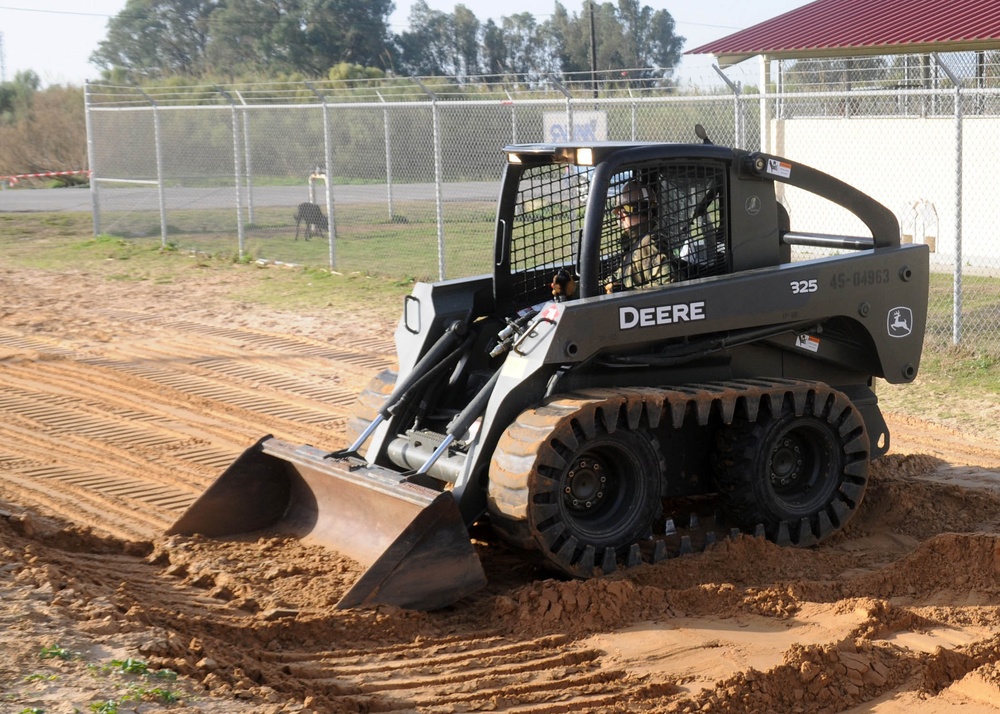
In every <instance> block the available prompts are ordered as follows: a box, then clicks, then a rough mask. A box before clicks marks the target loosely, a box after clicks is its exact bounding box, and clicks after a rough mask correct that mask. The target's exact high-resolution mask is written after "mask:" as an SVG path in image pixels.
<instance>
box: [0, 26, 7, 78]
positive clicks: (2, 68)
mask: <svg viewBox="0 0 1000 714" xmlns="http://www.w3.org/2000/svg"><path fill="white" fill-rule="evenodd" d="M6 81H7V59H6V58H5V56H4V51H3V33H2V32H0V82H6Z"/></svg>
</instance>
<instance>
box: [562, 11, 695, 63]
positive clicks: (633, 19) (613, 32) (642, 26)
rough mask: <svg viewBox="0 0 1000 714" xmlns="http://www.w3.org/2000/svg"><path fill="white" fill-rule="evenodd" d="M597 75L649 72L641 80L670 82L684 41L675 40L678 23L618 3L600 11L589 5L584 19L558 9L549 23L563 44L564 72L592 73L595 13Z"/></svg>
mask: <svg viewBox="0 0 1000 714" xmlns="http://www.w3.org/2000/svg"><path fill="white" fill-rule="evenodd" d="M591 10H593V13H594V36H595V39H596V45H597V48H596V50H597V51H596V55H597V66H596V69H598V70H615V69H636V68H640V69H645V70H646V71H645V72H642V73H640V75H639V77H638V78H643V77H654V76H659V77H669V76H670V75H671V74H672V73H673V70H674V67H675V66H676V65H677V63H678V62H679V61H680V57H681V49H682V47H683V45H684V38H683V37H679V36H677V35H676V34H674V27H675V25H674V19H673V17H671V15H670V13H669V12H667V11H666V10H656V11H654V10H653V9H652V8H650V7H649V6H646V5H640V4H639V2H638V0H618V4H617V6H616V5H614V4H613V3H610V2H605V3H603V4H601V5H597V4H596V3H593V5H592V2H591V0H584V2H583V8H582V11H581V13H580V14H579V15H570V14H569V13H568V12H567V11H566V8H565V7H563V6H562V4H560V3H556V11H555V13H554V14H553V16H552V18H551V19H550V20H549V24H550V25H551V34H552V35H554V36H557V37H559V38H561V44H559V45H558V52H559V56H560V60H561V62H562V70H563V71H564V72H584V71H586V70H589V69H591V47H590V43H591V33H590V12H591Z"/></svg>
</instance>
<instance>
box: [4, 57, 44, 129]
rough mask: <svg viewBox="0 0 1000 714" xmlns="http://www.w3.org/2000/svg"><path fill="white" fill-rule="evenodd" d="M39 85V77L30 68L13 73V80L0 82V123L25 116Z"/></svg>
mask: <svg viewBox="0 0 1000 714" xmlns="http://www.w3.org/2000/svg"><path fill="white" fill-rule="evenodd" d="M41 86H42V80H41V78H40V77H39V76H38V75H37V74H36V73H35V72H33V71H31V70H30V69H28V70H23V71H21V72H18V73H17V74H15V75H14V81H13V82H3V83H0V124H11V123H13V122H15V121H17V120H18V119H21V118H23V117H25V116H26V115H27V114H28V112H29V111H30V110H31V100H32V98H33V97H34V96H35V92H37V91H38V88H39V87H41Z"/></svg>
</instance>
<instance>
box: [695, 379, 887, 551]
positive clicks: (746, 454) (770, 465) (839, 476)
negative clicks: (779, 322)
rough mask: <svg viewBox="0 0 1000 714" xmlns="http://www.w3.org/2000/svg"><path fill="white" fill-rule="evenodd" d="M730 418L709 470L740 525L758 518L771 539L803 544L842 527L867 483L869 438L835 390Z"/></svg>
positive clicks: (753, 524) (751, 524)
mask: <svg viewBox="0 0 1000 714" xmlns="http://www.w3.org/2000/svg"><path fill="white" fill-rule="evenodd" d="M795 401H796V400H795V399H793V398H792V396H791V395H786V396H785V398H784V399H775V400H773V401H772V402H771V404H773V405H774V407H775V408H764V409H761V411H760V412H759V414H758V415H757V419H756V420H755V421H752V422H750V421H747V420H745V419H743V420H739V419H737V420H734V422H733V423H732V424H731V425H730V426H728V427H726V428H724V429H722V430H721V431H720V432H719V434H718V438H717V447H718V448H717V451H716V454H715V476H716V482H717V484H718V486H719V490H720V492H721V493H722V495H723V506H724V510H725V511H726V512H727V515H728V516H729V517H730V518H732V519H734V520H735V521H736V522H737V523H738V524H739V525H740V526H741V527H742V528H743V529H744V530H747V531H752V530H753V529H754V528H755V527H756V526H757V525H758V524H763V526H764V531H765V533H766V534H767V537H768V538H769V539H771V540H774V541H777V542H784V543H789V544H791V545H798V546H807V545H813V544H815V543H818V542H819V541H821V540H823V539H824V538H826V537H827V536H829V535H831V534H832V533H833V532H834V531H836V530H838V529H840V528H842V527H843V526H844V525H846V524H847V522H848V521H849V520H850V519H851V517H852V516H853V515H854V513H855V511H856V510H857V508H858V506H859V505H860V503H861V499H862V497H863V495H864V492H865V488H866V486H867V484H868V453H869V442H868V435H867V433H866V431H865V425H864V421H863V420H862V418H861V415H860V414H859V412H858V410H857V409H855V408H854V407H853V405H852V404H851V402H850V400H849V399H848V398H847V397H846V396H845V395H844V394H842V393H840V392H838V391H836V390H832V389H829V388H822V389H820V388H817V389H816V390H814V391H812V392H810V393H809V395H808V398H807V399H805V400H802V402H801V403H800V404H798V406H796V404H795Z"/></svg>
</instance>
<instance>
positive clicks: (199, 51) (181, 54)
mask: <svg viewBox="0 0 1000 714" xmlns="http://www.w3.org/2000/svg"><path fill="white" fill-rule="evenodd" d="M219 3H220V0H128V2H127V3H126V5H125V9H124V10H122V11H121V12H120V13H118V14H117V15H115V16H114V17H113V18H111V20H110V21H109V22H108V35H107V38H106V39H105V40H103V41H102V42H101V43H100V44H99V45H98V47H97V50H96V51H95V52H94V53H93V54H92V55H91V61H92V62H94V64H96V65H98V66H99V67H104V68H106V69H109V70H110V69H113V68H115V67H125V68H127V69H129V70H130V71H131V72H132V73H133V74H136V75H139V76H152V77H162V76H169V75H173V74H181V75H194V74H198V73H199V71H200V69H201V68H202V67H203V64H204V58H205V52H206V48H207V45H208V39H209V33H208V27H209V16H210V15H211V14H212V12H213V11H214V10H215V9H216V8H218V7H219Z"/></svg>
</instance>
